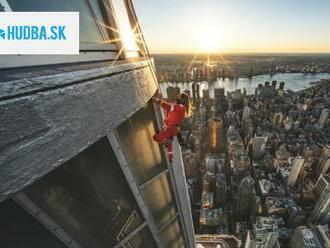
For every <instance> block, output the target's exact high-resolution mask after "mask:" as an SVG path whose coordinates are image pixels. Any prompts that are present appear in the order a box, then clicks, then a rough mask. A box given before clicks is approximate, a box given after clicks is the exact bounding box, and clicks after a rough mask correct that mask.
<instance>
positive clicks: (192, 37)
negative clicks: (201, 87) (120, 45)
mask: <svg viewBox="0 0 330 248" xmlns="http://www.w3.org/2000/svg"><path fill="white" fill-rule="evenodd" d="M134 4H135V9H136V12H137V15H138V18H139V21H140V23H141V26H142V29H143V32H144V35H145V38H146V41H147V45H148V46H149V48H150V50H151V52H160V53H164V52H173V53H175V52H180V53H185V52H198V51H202V52H205V51H206V52H228V53H230V52H243V53H255V52H315V53H318V52H330V0H208V1H207V0H205V1H201V0H134Z"/></svg>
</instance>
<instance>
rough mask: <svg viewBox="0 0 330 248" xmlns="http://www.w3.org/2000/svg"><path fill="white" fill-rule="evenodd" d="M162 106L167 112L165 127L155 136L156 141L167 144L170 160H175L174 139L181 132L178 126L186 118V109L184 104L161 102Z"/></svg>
mask: <svg viewBox="0 0 330 248" xmlns="http://www.w3.org/2000/svg"><path fill="white" fill-rule="evenodd" d="M160 106H161V107H162V108H163V109H164V110H165V126H164V128H163V129H162V130H161V131H160V132H158V133H156V134H155V135H154V140H155V141H156V142H158V143H159V144H165V146H166V150H167V154H168V158H169V160H170V161H172V159H173V146H172V139H173V137H174V136H175V135H176V134H177V133H178V132H179V129H178V126H179V124H180V123H181V122H182V120H183V119H184V118H185V112H186V110H185V107H184V105H183V104H177V103H168V102H165V101H163V100H162V101H161V102H160Z"/></svg>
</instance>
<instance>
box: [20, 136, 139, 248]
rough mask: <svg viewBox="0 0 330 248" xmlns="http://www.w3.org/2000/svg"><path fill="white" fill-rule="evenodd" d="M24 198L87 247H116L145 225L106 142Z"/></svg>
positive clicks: (34, 186)
mask: <svg viewBox="0 0 330 248" xmlns="http://www.w3.org/2000/svg"><path fill="white" fill-rule="evenodd" d="M25 193H26V194H27V195H28V196H29V197H30V198H31V199H32V200H33V201H34V202H35V204H36V205H38V206H39V207H40V208H41V209H43V211H45V212H46V214H48V215H49V216H50V217H51V218H52V219H53V220H54V221H55V222H56V223H57V224H58V225H59V226H61V227H62V228H63V229H64V230H65V231H66V232H67V233H68V234H69V235H71V236H72V237H73V238H74V239H75V240H76V241H77V242H78V243H80V244H81V245H82V247H99V248H102V247H104V248H108V247H112V246H114V245H115V244H117V243H118V241H120V240H122V239H123V238H124V237H126V236H127V235H128V234H129V233H130V232H131V231H132V230H135V229H136V228H137V227H138V226H139V225H141V224H142V223H143V217H142V215H141V214H140V211H139V208H138V206H137V204H136V202H135V198H134V197H133V195H132V193H131V191H130V187H129V185H128V184H127V182H126V179H125V177H124V175H123V173H122V171H121V169H120V167H119V165H118V162H117V160H116V157H115V155H114V153H113V151H112V149H111V146H110V144H109V143H108V141H107V139H106V138H103V139H101V140H100V141H98V142H97V143H95V144H94V145H92V146H91V147H89V148H88V149H86V150H84V151H83V152H81V153H80V154H78V155H77V156H76V157H74V158H73V159H71V160H70V161H68V162H66V163H64V164H63V165H61V166H60V167H58V168H57V169H55V170H54V171H52V172H50V173H49V174H47V175H46V176H44V177H43V178H41V179H40V180H38V181H37V182H36V183H34V184H32V185H31V186H29V187H28V188H27V189H26V190H25Z"/></svg>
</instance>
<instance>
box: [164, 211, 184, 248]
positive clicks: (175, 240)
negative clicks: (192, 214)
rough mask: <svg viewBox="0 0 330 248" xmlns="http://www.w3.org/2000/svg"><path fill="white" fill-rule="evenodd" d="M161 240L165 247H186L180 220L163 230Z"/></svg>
mask: <svg viewBox="0 0 330 248" xmlns="http://www.w3.org/2000/svg"><path fill="white" fill-rule="evenodd" d="M160 238H161V241H162V243H163V244H164V246H165V247H172V248H182V247H185V245H184V240H183V237H182V233H181V228H180V222H179V220H178V218H177V219H175V220H174V221H173V222H172V223H170V224H169V225H168V226H167V227H165V229H164V230H162V232H161V233H160Z"/></svg>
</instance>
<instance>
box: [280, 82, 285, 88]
mask: <svg viewBox="0 0 330 248" xmlns="http://www.w3.org/2000/svg"><path fill="white" fill-rule="evenodd" d="M284 85H285V83H284V82H280V87H279V89H280V90H284Z"/></svg>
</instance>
